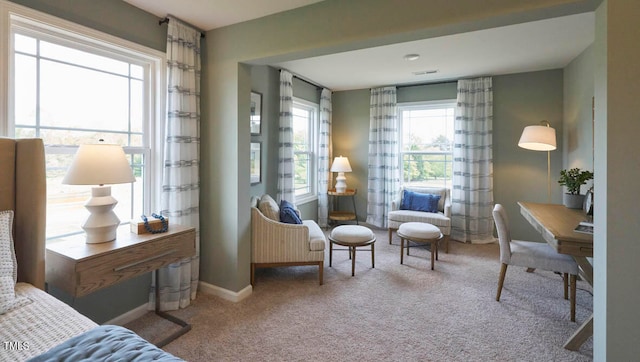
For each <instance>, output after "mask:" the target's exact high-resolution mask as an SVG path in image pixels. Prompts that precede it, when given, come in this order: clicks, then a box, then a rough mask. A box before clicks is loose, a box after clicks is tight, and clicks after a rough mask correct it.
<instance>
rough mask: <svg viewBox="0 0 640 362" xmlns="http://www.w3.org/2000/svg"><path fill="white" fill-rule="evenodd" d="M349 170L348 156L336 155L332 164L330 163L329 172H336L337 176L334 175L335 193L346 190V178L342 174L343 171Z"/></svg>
mask: <svg viewBox="0 0 640 362" xmlns="http://www.w3.org/2000/svg"><path fill="white" fill-rule="evenodd" d="M351 171H352V170H351V165H350V164H349V159H348V158H346V157H342V156H338V157H336V158H334V159H333V164H331V172H337V173H338V176H337V177H336V192H337V193H344V192H345V191H347V178H346V177H345V176H344V173H345V172H351Z"/></svg>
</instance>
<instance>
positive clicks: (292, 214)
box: [280, 200, 302, 224]
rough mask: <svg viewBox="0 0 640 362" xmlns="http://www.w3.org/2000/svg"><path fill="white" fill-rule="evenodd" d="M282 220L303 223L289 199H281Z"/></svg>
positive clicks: (289, 222)
mask: <svg viewBox="0 0 640 362" xmlns="http://www.w3.org/2000/svg"><path fill="white" fill-rule="evenodd" d="M280 222H284V223H287V224H302V220H301V219H300V216H298V213H297V212H296V208H295V207H294V206H293V204H292V203H290V202H289V201H287V200H282V201H280Z"/></svg>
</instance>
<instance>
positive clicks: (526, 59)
mask: <svg viewBox="0 0 640 362" xmlns="http://www.w3.org/2000/svg"><path fill="white" fill-rule="evenodd" d="M125 1H126V2H128V3H130V4H132V5H134V6H136V7H139V8H141V9H143V10H145V11H148V12H150V13H152V14H155V15H157V16H158V17H164V16H165V15H167V14H172V15H174V16H176V17H178V18H180V19H182V20H184V21H186V22H189V23H191V24H193V25H194V26H197V27H198V28H200V29H201V30H210V29H214V28H217V27H221V26H225V25H230V24H232V23H237V22H242V21H247V20H251V19H255V18H259V17H262V16H266V15H269V14H274V13H277V12H281V11H286V10H289V9H293V8H297V7H301V6H306V5H309V4H312V3H315V2H318V1H321V0H269V1H265V0H181V1H179V2H178V1H173V0H125ZM594 27H595V20H594V14H593V13H583V14H576V15H569V16H564V17H557V18H551V19H545V20H539V21H534V22H529V23H523V24H516V25H509V26H504V27H498V28H492V29H486V30H479V31H473V32H467V33H460V34H455V35H448V36H442V37H437V38H430V39H424V40H418V41H411V42H406V43H398V44H393V45H387V46H381V47H374V48H368V49H361V50H356V51H349V52H343V53H337V54H331V55H324V56H318V57H312V58H306V59H298V60H293V61H286V62H281V63H274V64H271V65H272V66H274V67H277V68H285V69H288V70H289V71H291V72H292V73H294V74H296V75H298V76H300V77H301V78H303V79H306V80H309V81H312V82H314V83H316V84H319V85H322V86H324V87H327V88H329V89H332V90H334V91H338V90H348V89H363V88H371V87H377V86H384V85H392V84H395V85H401V84H419V83H431V82H441V81H446V80H453V79H459V78H465V77H474V76H481V75H502V74H511V73H522V72H530V71H538V70H547V69H558V68H563V67H565V66H566V65H567V64H569V62H570V61H571V60H573V59H574V58H575V57H576V56H578V55H579V54H580V53H581V52H582V51H583V50H585V49H586V48H587V47H588V46H589V45H590V44H591V43H593V40H594V32H595V29H594ZM406 54H419V55H420V57H419V58H418V59H417V60H414V61H407V60H404V59H403V57H404V56H405V55H406ZM427 71H428V72H432V71H436V72H435V73H429V74H420V73H424V72H427ZM414 73H418V74H414Z"/></svg>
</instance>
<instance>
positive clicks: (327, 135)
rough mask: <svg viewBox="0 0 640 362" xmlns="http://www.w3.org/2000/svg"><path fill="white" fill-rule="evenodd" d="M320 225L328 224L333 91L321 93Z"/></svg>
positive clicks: (319, 149)
mask: <svg viewBox="0 0 640 362" xmlns="http://www.w3.org/2000/svg"><path fill="white" fill-rule="evenodd" d="M318 135H319V136H318V225H320V226H321V227H326V226H328V217H329V200H328V196H327V191H328V190H329V183H330V180H331V172H330V171H329V163H330V162H331V154H332V152H331V91H330V90H328V89H326V88H325V89H323V90H322V94H321V95H320V132H318Z"/></svg>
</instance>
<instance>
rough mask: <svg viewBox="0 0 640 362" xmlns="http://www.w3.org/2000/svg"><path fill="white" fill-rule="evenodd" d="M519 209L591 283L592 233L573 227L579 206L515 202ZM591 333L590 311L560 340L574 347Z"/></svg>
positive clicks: (579, 213)
mask: <svg viewBox="0 0 640 362" xmlns="http://www.w3.org/2000/svg"><path fill="white" fill-rule="evenodd" d="M518 205H520V213H521V214H522V216H524V218H525V219H526V220H527V221H528V222H529V223H530V224H531V225H532V226H533V227H534V228H535V229H536V230H538V231H539V232H540V233H541V234H542V237H543V238H544V240H545V241H546V242H547V243H549V245H551V246H552V247H553V248H554V249H555V250H556V251H557V252H558V253H561V254H568V255H571V256H572V257H573V258H574V259H575V260H576V262H577V263H578V265H579V266H580V269H582V273H581V274H580V276H581V277H582V278H584V279H585V280H586V281H587V282H588V283H589V284H590V285H593V266H592V265H591V263H590V262H589V260H587V257H593V235H591V234H584V233H578V232H575V231H574V230H573V229H574V228H575V227H576V226H577V225H578V223H580V221H584V220H585V219H586V215H585V214H584V213H583V212H582V210H579V209H568V208H566V207H565V206H563V205H556V204H537V203H532V202H518ZM591 335H593V314H591V316H590V317H589V318H588V319H587V320H586V321H585V322H584V323H583V324H582V325H581V326H580V328H578V330H577V331H576V332H575V333H574V334H573V335H572V336H571V338H569V340H568V341H567V342H566V343H565V344H564V348H566V349H569V350H572V351H576V350H578V348H580V346H581V345H582V344H583V343H584V341H586V340H587V338H589V337H590V336H591Z"/></svg>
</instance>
